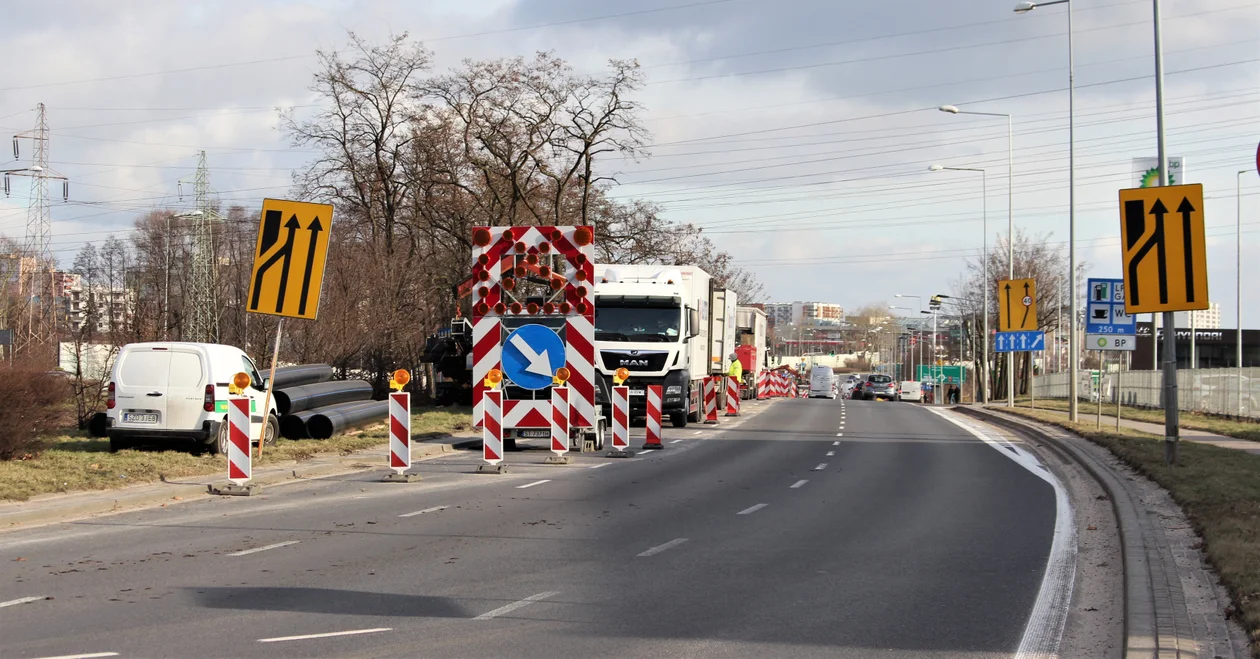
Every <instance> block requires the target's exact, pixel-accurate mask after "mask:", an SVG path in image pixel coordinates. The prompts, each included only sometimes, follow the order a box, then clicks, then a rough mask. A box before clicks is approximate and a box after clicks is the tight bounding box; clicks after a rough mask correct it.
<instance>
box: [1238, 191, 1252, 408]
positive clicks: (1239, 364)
mask: <svg viewBox="0 0 1260 659" xmlns="http://www.w3.org/2000/svg"><path fill="white" fill-rule="evenodd" d="M1249 171H1251V170H1249V169H1240V170H1238V175H1237V177H1236V187H1235V188H1234V204H1236V206H1235V212H1237V213H1238V219H1237V221H1236V225H1235V227H1234V231H1235V233H1234V249H1235V252H1234V260H1235V267H1236V269H1237V272H1236V273H1235V275H1236V280H1235V281H1236V282H1237V283H1236V284H1235V285H1234V295H1235V298H1236V299H1235V300H1234V304H1235V308H1236V309H1237V310H1238V332H1237V336H1236V338H1235V340H1236V341H1237V343H1238V345H1237V346H1236V347H1235V351H1236V358H1237V360H1238V363H1237V364H1236V366H1237V367H1238V417H1239V418H1242V409H1243V404H1242V399H1243V397H1242V391H1243V390H1242V369H1243V354H1242V352H1243V351H1242V177H1243V174H1246V173H1247V172H1249Z"/></svg>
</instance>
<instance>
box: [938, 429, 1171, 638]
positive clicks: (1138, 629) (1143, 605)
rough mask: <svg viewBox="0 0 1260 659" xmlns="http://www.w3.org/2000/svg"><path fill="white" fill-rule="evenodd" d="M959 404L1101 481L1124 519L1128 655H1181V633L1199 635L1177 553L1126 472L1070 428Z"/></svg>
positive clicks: (1122, 538)
mask: <svg viewBox="0 0 1260 659" xmlns="http://www.w3.org/2000/svg"><path fill="white" fill-rule="evenodd" d="M958 409H959V411H960V412H962V413H963V414H967V415H970V416H973V417H977V418H980V419H982V420H984V421H987V422H990V423H993V424H995V425H998V426H1001V427H1003V428H1006V429H1007V430H1011V431H1013V432H1015V433H1016V434H1019V435H1021V436H1023V437H1025V438H1027V439H1035V440H1038V441H1044V442H1046V443H1048V444H1050V445H1051V446H1052V447H1054V448H1056V449H1058V450H1059V452H1061V453H1063V454H1065V455H1067V456H1069V457H1071V459H1072V460H1074V461H1075V462H1076V463H1077V464H1079V465H1081V467H1083V468H1084V469H1085V471H1086V472H1088V473H1089V475H1090V476H1091V477H1093V479H1094V480H1095V481H1097V482H1098V484H1099V485H1100V486H1102V488H1103V490H1105V491H1106V492H1107V496H1109V497H1110V498H1111V507H1112V510H1113V511H1114V512H1115V515H1116V520H1117V521H1118V522H1119V526H1120V550H1121V553H1122V554H1123V555H1124V634H1125V648H1124V656H1125V657H1159V656H1166V655H1165V654H1164V653H1165V652H1168V651H1172V652H1173V653H1174V654H1173V655H1172V656H1180V652H1179V650H1181V649H1184V648H1181V645H1182V643H1181V639H1187V640H1190V641H1191V643H1193V637H1194V635H1193V632H1192V631H1191V624H1190V619H1189V617H1188V614H1187V609H1186V602H1185V594H1184V592H1183V591H1182V588H1181V580H1180V578H1179V577H1178V575H1177V567H1176V559H1175V557H1174V556H1173V555H1172V551H1171V549H1170V548H1169V546H1168V542H1167V539H1166V538H1165V537H1164V534H1163V531H1162V530H1161V529H1160V528H1159V526H1158V525H1157V524H1154V523H1153V522H1152V521H1151V519H1150V515H1149V513H1148V512H1147V511H1146V510H1145V509H1144V508H1143V507H1142V506H1141V502H1140V501H1138V500H1137V499H1136V498H1135V497H1134V496H1133V495H1132V494H1131V493H1130V492H1129V490H1128V489H1127V488H1126V487H1125V486H1124V482H1123V480H1122V479H1123V477H1122V476H1120V475H1119V474H1117V473H1116V472H1115V471H1113V470H1112V469H1111V467H1110V466H1108V465H1107V464H1105V463H1103V462H1101V461H1099V460H1098V459H1097V458H1095V457H1094V456H1093V455H1090V454H1089V453H1088V452H1086V451H1085V450H1083V449H1082V448H1080V447H1078V446H1076V445H1074V442H1071V441H1068V440H1071V439H1078V440H1081V441H1088V440H1086V439H1084V438H1083V437H1081V436H1080V435H1076V434H1074V433H1072V432H1071V431H1069V430H1066V429H1063V428H1059V427H1057V426H1045V425H1042V424H1040V423H1037V422H1035V421H1032V420H1026V419H1022V418H1015V417H1012V416H1010V415H1008V414H1004V413H1001V412H996V411H993V410H987V409H979V408H958ZM1104 450H1105V449H1104Z"/></svg>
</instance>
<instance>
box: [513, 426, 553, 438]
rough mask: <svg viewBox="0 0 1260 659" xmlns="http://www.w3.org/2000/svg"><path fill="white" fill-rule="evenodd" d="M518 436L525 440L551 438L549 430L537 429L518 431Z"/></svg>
mask: <svg viewBox="0 0 1260 659" xmlns="http://www.w3.org/2000/svg"><path fill="white" fill-rule="evenodd" d="M516 434H517V435H519V436H520V437H521V438H523V439H546V438H547V437H550V436H551V430H550V429H549V428H536V429H533V430H518V431H516Z"/></svg>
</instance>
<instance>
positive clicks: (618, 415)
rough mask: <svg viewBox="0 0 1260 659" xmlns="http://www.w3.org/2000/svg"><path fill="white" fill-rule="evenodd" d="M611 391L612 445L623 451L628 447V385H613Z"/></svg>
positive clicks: (615, 449) (615, 448)
mask: <svg viewBox="0 0 1260 659" xmlns="http://www.w3.org/2000/svg"><path fill="white" fill-rule="evenodd" d="M612 391H613V394H612V447H613V450H614V451H624V450H626V449H627V448H629V447H630V387H627V386H624V385H623V386H618V387H613V388H612Z"/></svg>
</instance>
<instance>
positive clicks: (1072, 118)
mask: <svg viewBox="0 0 1260 659" xmlns="http://www.w3.org/2000/svg"><path fill="white" fill-rule="evenodd" d="M1050 5H1067V28H1068V315H1069V316H1070V318H1069V323H1070V324H1071V331H1069V332H1068V362H1069V363H1068V373H1069V375H1068V418H1070V419H1071V420H1072V421H1077V420H1078V410H1077V404H1076V403H1077V401H1076V388H1077V382H1076V373H1077V369H1078V367H1079V366H1080V364H1079V363H1078V360H1079V357H1078V350H1079V346H1078V345H1077V341H1076V66H1075V62H1074V60H1073V55H1072V3H1071V2H1070V0H1049V1H1048V2H1021V3H1019V4H1017V5H1015V13H1017V14H1023V13H1027V12H1030V11H1032V10H1034V9H1036V8H1038V7H1049V6H1050ZM1155 6H1156V8H1155V16H1156V18H1155V23H1156V28H1155V29H1156V32H1157V33H1158V30H1159V28H1158V25H1159V0H1155ZM1158 39H1159V37H1158V36H1156V40H1157V41H1158ZM1157 67H1158V65H1157ZM1156 77H1157V78H1158V77H1159V76H1158V75H1157V76H1156ZM1157 84H1158V85H1160V86H1162V82H1161V83H1157ZM1157 95H1158V94H1157ZM1159 114H1160V116H1161V118H1162V116H1163V110H1162V106H1161V109H1160V111H1159ZM1160 135H1161V136H1162V135H1163V131H1162V129H1161V131H1160ZM1160 139H1161V144H1162V139H1163V138H1162V137H1161V138H1160ZM1159 167H1160V172H1161V176H1162V172H1163V171H1164V165H1163V157H1162V155H1161V157H1160V166H1159ZM1160 185H1163V183H1161V184H1160Z"/></svg>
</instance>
